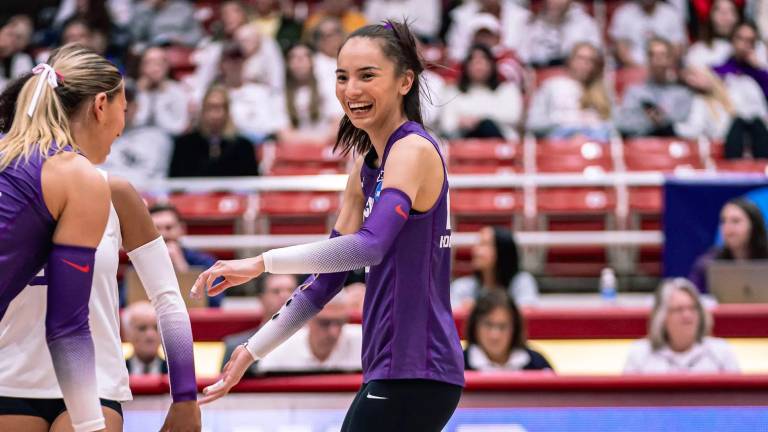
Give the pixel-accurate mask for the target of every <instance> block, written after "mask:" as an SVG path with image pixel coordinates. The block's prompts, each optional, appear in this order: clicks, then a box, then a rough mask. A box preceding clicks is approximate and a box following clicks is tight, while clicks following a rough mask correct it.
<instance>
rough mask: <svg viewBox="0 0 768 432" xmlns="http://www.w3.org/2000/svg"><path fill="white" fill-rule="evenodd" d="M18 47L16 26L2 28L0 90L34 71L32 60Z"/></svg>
mask: <svg viewBox="0 0 768 432" xmlns="http://www.w3.org/2000/svg"><path fill="white" fill-rule="evenodd" d="M18 47H19V44H18V41H17V37H16V30H15V28H14V26H13V25H11V24H6V25H4V26H3V27H2V28H0V90H2V89H4V88H5V86H6V84H8V82H9V81H12V80H14V79H16V78H18V77H20V76H22V75H24V74H26V73H29V72H30V71H31V70H32V66H33V65H32V59H31V58H30V57H29V55H27V54H26V53H24V52H22V51H21V50H20V49H19V48H18Z"/></svg>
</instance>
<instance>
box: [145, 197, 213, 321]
mask: <svg viewBox="0 0 768 432" xmlns="http://www.w3.org/2000/svg"><path fill="white" fill-rule="evenodd" d="M149 214H150V216H152V222H154V224H155V229H157V232H158V233H160V235H161V236H163V240H165V244H166V245H167V246H168V253H169V254H170V255H171V262H172V263H173V268H174V269H175V270H176V271H177V272H179V273H185V272H188V271H190V270H191V269H192V268H193V267H196V268H203V267H204V268H208V267H210V266H212V265H213V264H214V263H215V262H216V259H215V258H214V257H212V256H211V255H208V254H206V253H204V252H199V251H196V250H193V249H189V248H186V247H184V246H182V245H181V242H180V240H181V238H182V237H184V236H185V235H186V234H187V226H186V224H185V223H184V220H183V219H182V217H181V214H180V213H179V211H178V210H177V209H176V207H174V206H173V205H171V204H155V205H153V206H152V207H150V208H149ZM223 298H224V293H221V294H219V295H217V296H213V297H208V306H211V307H219V306H220V305H221V301H222V299H223Z"/></svg>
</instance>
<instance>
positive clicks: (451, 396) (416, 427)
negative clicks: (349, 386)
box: [341, 379, 462, 432]
mask: <svg viewBox="0 0 768 432" xmlns="http://www.w3.org/2000/svg"><path fill="white" fill-rule="evenodd" d="M461 391H462V388H461V387H459V386H456V385H453V384H447V383H443V382H438V381H431V380H421V379H412V380H375V381H370V382H368V383H367V384H363V387H362V388H361V389H360V391H359V392H357V396H355V399H354V400H353V401H352V406H350V407H349V411H347V416H346V417H345V418H344V424H343V425H342V426H341V432H440V431H441V430H443V427H444V426H445V425H446V424H447V423H448V420H450V419H451V415H453V412H454V411H455V410H456V406H457V405H458V404H459V399H460V398H461Z"/></svg>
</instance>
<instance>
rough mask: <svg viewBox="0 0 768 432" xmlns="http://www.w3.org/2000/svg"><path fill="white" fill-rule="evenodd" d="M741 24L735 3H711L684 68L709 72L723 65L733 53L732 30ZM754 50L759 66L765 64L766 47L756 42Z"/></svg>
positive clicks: (723, 0) (731, 0) (717, 0)
mask: <svg viewBox="0 0 768 432" xmlns="http://www.w3.org/2000/svg"><path fill="white" fill-rule="evenodd" d="M741 21H742V17H741V10H740V9H739V7H738V6H736V3H735V2H734V0H715V1H713V2H712V8H711V9H710V11H709V19H708V20H707V23H706V24H705V26H704V27H703V29H702V34H701V37H699V40H698V41H697V42H695V43H694V44H693V45H691V47H690V48H689V49H688V53H687V54H686V56H685V63H686V65H687V66H689V67H691V66H693V67H706V68H711V67H715V66H719V65H721V64H723V63H725V62H726V61H727V60H728V58H729V57H730V56H731V53H732V52H733V46H732V45H731V37H732V35H733V30H734V29H735V28H736V26H737V25H738V24H739V23H740V22H741ZM755 48H756V54H757V57H758V59H759V60H760V63H761V64H763V65H765V64H766V63H768V58H767V57H766V56H767V54H766V48H765V44H764V43H763V42H762V41H758V42H757V46H756V47H755Z"/></svg>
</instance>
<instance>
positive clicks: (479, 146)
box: [448, 139, 522, 174]
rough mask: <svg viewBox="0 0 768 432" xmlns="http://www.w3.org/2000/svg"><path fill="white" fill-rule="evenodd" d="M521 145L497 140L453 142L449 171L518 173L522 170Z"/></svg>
mask: <svg viewBox="0 0 768 432" xmlns="http://www.w3.org/2000/svg"><path fill="white" fill-rule="evenodd" d="M519 153H520V145H519V144H518V143H513V142H508V141H504V140H497V139H467V140H455V141H451V143H450V145H449V147H448V163H449V171H450V172H451V173H454V174H470V173H475V174H491V173H501V172H517V171H519V169H520V168H521V165H522V164H521V163H520V154H519Z"/></svg>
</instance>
